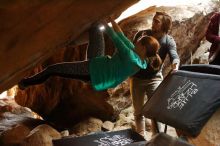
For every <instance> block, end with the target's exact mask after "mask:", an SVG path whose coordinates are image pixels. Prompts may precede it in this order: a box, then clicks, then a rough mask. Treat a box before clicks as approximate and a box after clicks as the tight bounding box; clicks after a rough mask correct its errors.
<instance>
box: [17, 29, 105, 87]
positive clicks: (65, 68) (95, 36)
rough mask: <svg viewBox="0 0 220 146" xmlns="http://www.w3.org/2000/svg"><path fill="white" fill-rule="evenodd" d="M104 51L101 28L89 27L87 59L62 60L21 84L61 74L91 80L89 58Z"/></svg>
mask: <svg viewBox="0 0 220 146" xmlns="http://www.w3.org/2000/svg"><path fill="white" fill-rule="evenodd" d="M104 52H105V43H104V37H103V32H102V31H100V30H99V28H98V26H92V27H91V28H90V29H89V46H88V50H87V60H86V61H77V62H62V63H57V64H53V65H50V66H48V67H47V68H46V69H44V70H43V71H41V72H39V73H38V74H35V75H33V76H31V77H28V78H25V79H22V80H21V82H20V84H21V85H22V86H23V87H26V86H29V85H36V84H40V83H43V82H44V81H46V80H47V79H48V78H49V77H50V76H60V77H64V78H71V79H79V80H83V81H86V82H89V81H90V74H89V60H90V59H91V58H94V57H97V56H104Z"/></svg>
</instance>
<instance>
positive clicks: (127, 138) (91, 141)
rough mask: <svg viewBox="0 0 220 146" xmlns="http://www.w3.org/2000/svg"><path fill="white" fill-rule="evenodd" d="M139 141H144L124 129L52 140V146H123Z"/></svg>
mask: <svg viewBox="0 0 220 146" xmlns="http://www.w3.org/2000/svg"><path fill="white" fill-rule="evenodd" d="M139 141H145V139H144V138H143V137H142V136H140V135H139V134H138V133H136V132H134V131H132V130H131V129H126V130H120V131H113V132H101V133H96V134H91V135H87V136H82V137H74V138H73V137H69V138H63V139H58V140H53V144H54V146H123V145H127V144H130V143H134V142H139Z"/></svg>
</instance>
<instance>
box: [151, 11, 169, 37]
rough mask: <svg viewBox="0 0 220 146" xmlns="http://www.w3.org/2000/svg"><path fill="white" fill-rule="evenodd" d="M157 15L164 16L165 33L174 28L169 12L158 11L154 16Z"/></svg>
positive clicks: (163, 29) (163, 28)
mask: <svg viewBox="0 0 220 146" xmlns="http://www.w3.org/2000/svg"><path fill="white" fill-rule="evenodd" d="M157 15H161V16H163V19H162V31H163V32H165V33H168V32H169V30H170V29H171V28H172V18H171V16H170V15H168V14H167V13H165V12H156V14H155V15H154V17H155V16H157Z"/></svg>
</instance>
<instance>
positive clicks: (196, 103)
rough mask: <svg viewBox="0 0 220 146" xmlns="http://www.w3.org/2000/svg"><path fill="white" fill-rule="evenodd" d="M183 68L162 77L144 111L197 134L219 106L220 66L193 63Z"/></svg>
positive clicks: (151, 116) (145, 114) (152, 117)
mask: <svg viewBox="0 0 220 146" xmlns="http://www.w3.org/2000/svg"><path fill="white" fill-rule="evenodd" d="M181 69H182V70H179V71H177V72H175V73H171V74H169V75H168V76H167V77H166V78H165V79H164V80H163V82H162V83H161V84H160V86H159V87H158V88H157V90H156V91H155V93H154V95H153V96H152V97H151V98H150V99H149V101H148V102H147V103H146V104H145V105H144V108H143V111H142V112H143V114H144V116H145V117H147V118H151V119H155V120H157V121H160V122H162V123H165V124H168V125H171V126H173V127H175V128H177V129H180V130H182V131H184V132H186V133H188V134H190V135H192V136H197V135H198V134H199V133H200V131H201V129H202V127H203V126H204V125H205V123H206V122H207V121H208V119H209V118H210V117H211V116H212V114H213V113H214V112H215V111H216V110H217V109H218V108H219V107H220V90H219V89H220V75H218V73H220V72H219V70H220V67H219V66H214V65H204V66H202V65H193V66H184V67H182V68H181ZM184 69H185V70H184Z"/></svg>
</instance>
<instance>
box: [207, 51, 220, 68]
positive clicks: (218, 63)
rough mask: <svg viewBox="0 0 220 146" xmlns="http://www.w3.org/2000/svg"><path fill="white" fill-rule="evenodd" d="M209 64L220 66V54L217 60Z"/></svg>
mask: <svg viewBox="0 0 220 146" xmlns="http://www.w3.org/2000/svg"><path fill="white" fill-rule="evenodd" d="M209 64H213V65H220V53H219V54H218V55H217V56H216V57H215V59H214V60H213V61H212V62H210V63H209Z"/></svg>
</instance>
